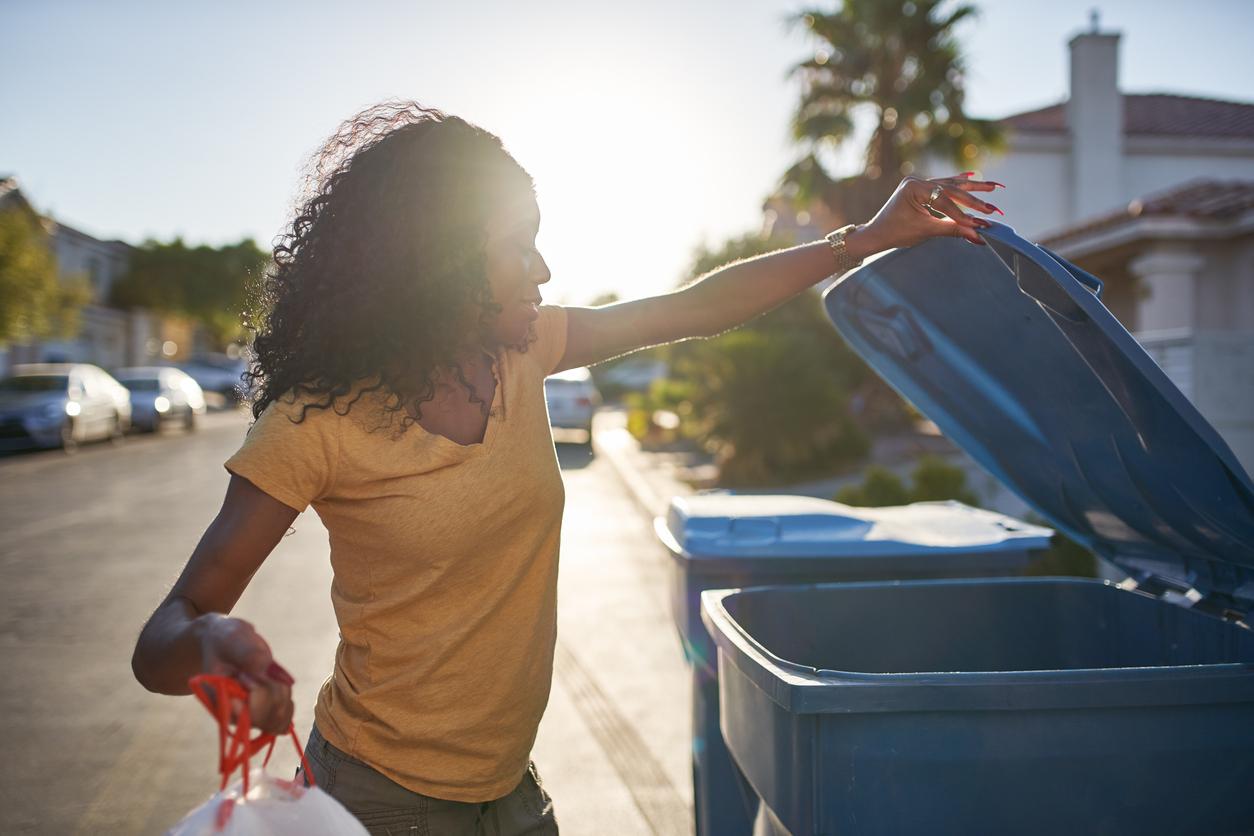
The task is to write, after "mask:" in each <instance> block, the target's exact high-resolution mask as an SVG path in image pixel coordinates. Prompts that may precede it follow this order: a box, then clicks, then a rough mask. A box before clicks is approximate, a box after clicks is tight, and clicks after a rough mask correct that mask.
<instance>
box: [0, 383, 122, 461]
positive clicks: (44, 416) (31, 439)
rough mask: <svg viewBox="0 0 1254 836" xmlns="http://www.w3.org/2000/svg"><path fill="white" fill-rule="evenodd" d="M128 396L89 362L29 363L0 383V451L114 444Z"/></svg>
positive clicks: (120, 427)
mask: <svg viewBox="0 0 1254 836" xmlns="http://www.w3.org/2000/svg"><path fill="white" fill-rule="evenodd" d="M130 426H131V400H130V393H128V392H127V391H126V389H125V388H124V387H123V386H122V384H120V383H118V382H117V381H116V380H114V379H113V378H112V377H110V376H109V375H108V373H107V372H105V370H104V369H102V368H100V367H99V366H93V365H91V364H90V363H29V364H23V365H19V366H14V367H13V370H12V372H11V373H10V375H9V377H6V378H5V379H3V380H0V448H2V449H19V448H24V447H63V448H65V449H66V450H73V449H74V447H75V446H77V445H78V443H79V442H81V441H91V440H93V439H100V438H111V439H120V438H121V437H122V435H123V434H124V433H125V432H126V431H127V430H128V429H130Z"/></svg>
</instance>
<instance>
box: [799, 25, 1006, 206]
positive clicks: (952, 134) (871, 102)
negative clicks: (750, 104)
mask: <svg viewBox="0 0 1254 836" xmlns="http://www.w3.org/2000/svg"><path fill="white" fill-rule="evenodd" d="M975 13H976V10H975V7H974V6H971V5H968V4H965V3H960V4H959V5H956V6H954V5H953V4H951V3H948V2H946V1H945V0H841V2H840V4H839V5H838V6H837V8H836V10H835V11H822V10H819V9H809V10H805V11H802V12H799V13H798V14H797V15H795V16H794V17H793V18H792V22H793V23H794V24H800V25H802V26H804V27H805V28H806V30H808V32H809V34H810V35H811V36H812V37H813V39H814V40H815V41H816V42H817V44H816V45H817V48H816V49H815V52H814V56H813V57H812V58H810V59H808V60H806V61H803V62H801V63H800V64H798V65H797V66H796V67H794V68H793V69H792V72H791V75H793V76H794V77H798V78H800V80H801V86H802V92H801V100H800V102H799V103H798V105H797V110H796V112H795V114H794V115H793V120H792V132H793V137H794V138H795V139H796V140H797V142H798V143H799V144H800V145H801V146H802V147H803V148H804V150H805V155H804V156H803V157H802V158H801V159H800V160H799V161H798V162H797V163H795V164H794V165H793V166H792V167H791V168H790V169H789V170H788V172H787V173H786V174H785V175H784V178H783V181H784V184H785V186H786V188H787V189H788V190H789V191H790V192H792V193H793V194H794V195H796V196H797V197H798V198H799V199H800V200H801V201H802V202H809V200H811V199H814V198H817V199H819V200H822V201H823V202H824V203H826V204H827V205H828V207H829V208H831V209H832V210H833V211H835V212H836V213H838V214H840V215H842V216H844V217H846V218H849V217H855V218H856V217H864V216H867V214H868V213H869V212H873V211H874V210H875V209H876V208H878V207H879V206H880V205H881V204H882V203H883V201H884V200H885V199H887V197H888V195H889V194H891V192H892V190H893V189H894V188H895V187H896V185H897V182H898V180H899V179H900V178H901V177H902V176H903V175H907V174H910V173H911V172H913V171H914V169H915V166H916V164H917V163H918V162H919V161H920V159H921V158H923V157H925V156H928V157H935V158H937V159H941V160H945V161H947V162H952V163H954V164H955V165H957V166H960V167H962V166H966V165H969V164H970V163H971V162H972V161H974V160H975V158H976V157H977V156H979V154H980V153H981V152H982V151H984V150H987V149H996V148H998V147H1000V145H1001V142H1002V134H1001V130H1000V127H999V126H998V125H997V123H995V122H991V121H988V120H984V119H972V118H971V117H969V116H967V115H966V113H965V112H964V110H963V102H964V99H965V90H964V86H963V75H964V70H965V61H964V59H963V55H962V50H961V49H960V47H959V44H958V41H957V40H956V38H955V36H954V29H955V27H956V26H957V24H958V23H960V22H961V21H963V20H966V19H967V18H970V17H972V16H974V15H975ZM860 111H865V112H868V113H869V114H870V115H871V116H872V117H873V118H874V125H875V127H874V129H873V131H872V133H871V138H870V141H869V142H868V143H867V147H866V162H865V168H864V171H863V173H862V175H860V176H858V177H852V178H846V179H845V180H842V181H837V180H834V179H833V178H832V177H831V176H830V175H829V174H828V173H827V170H826V169H825V167H824V166H823V164H822V162H821V161H820V158H819V155H820V154H821V153H822V152H824V151H825V150H831V149H834V148H835V147H837V146H839V145H841V144H843V143H845V142H848V141H849V140H850V139H851V138H852V136H853V133H854V114H855V113H858V112H860Z"/></svg>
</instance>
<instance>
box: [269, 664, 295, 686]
mask: <svg viewBox="0 0 1254 836" xmlns="http://www.w3.org/2000/svg"><path fill="white" fill-rule="evenodd" d="M266 676H268V677H270V678H271V679H273V680H274V681H275V682H282V683H283V684H284V685H295V684H296V680H295V679H293V678H292V675H291V674H290V673H288V672H287V671H285V670H283V666H282V665H280V664H279V663H278V662H271V663H270V667H268V668H266Z"/></svg>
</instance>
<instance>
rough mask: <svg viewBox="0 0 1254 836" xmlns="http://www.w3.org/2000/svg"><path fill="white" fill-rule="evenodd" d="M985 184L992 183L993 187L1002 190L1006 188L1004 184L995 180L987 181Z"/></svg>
mask: <svg viewBox="0 0 1254 836" xmlns="http://www.w3.org/2000/svg"><path fill="white" fill-rule="evenodd" d="M987 182H989V183H992V184H993V185H994V186H997V187H998V188H1002V189H1004V188H1006V184H1005V183H998V182H997V181H996V180H989V181H987Z"/></svg>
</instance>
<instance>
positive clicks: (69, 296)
mask: <svg viewBox="0 0 1254 836" xmlns="http://www.w3.org/2000/svg"><path fill="white" fill-rule="evenodd" d="M90 298H91V290H90V288H89V287H88V285H87V281H86V279H84V278H83V277H81V276H74V277H69V278H67V279H66V280H64V281H59V280H58V279H57V264H56V258H55V257H54V256H53V254H52V244H51V241H50V240H49V236H48V233H47V232H46V231H45V230H44V228H43V226H42V225H41V223H40V221H39V218H38V216H36V215H35V214H34V213H32V212H28V211H26V210H25V209H24V208H22V207H19V206H14V207H11V208H8V209H5V210H3V211H0V345H4V344H6V343H12V342H19V343H20V342H29V341H31V340H36V339H40V338H42V337H68V336H71V335H72V334H74V332H75V331H77V330H78V317H79V311H80V310H81V309H82V307H83V305H85V304H87V302H88V301H89V300H90Z"/></svg>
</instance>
